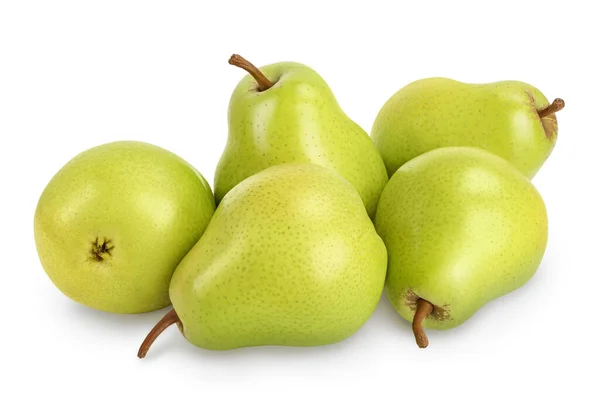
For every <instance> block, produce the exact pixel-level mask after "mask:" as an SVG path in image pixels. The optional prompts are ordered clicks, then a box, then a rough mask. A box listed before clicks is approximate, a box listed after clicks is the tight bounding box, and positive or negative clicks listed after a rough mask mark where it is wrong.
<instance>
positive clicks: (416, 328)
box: [412, 299, 433, 349]
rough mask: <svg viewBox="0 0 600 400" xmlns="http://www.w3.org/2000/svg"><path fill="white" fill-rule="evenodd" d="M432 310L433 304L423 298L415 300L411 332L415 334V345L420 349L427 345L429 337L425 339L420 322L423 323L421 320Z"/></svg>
mask: <svg viewBox="0 0 600 400" xmlns="http://www.w3.org/2000/svg"><path fill="white" fill-rule="evenodd" d="M432 312H433V304H431V303H430V302H428V301H427V300H425V299H419V300H417V311H416V312H415V316H414V317H413V322H412V329H413V333H414V334H415V340H416V341H417V345H418V346H419V347H420V348H422V349H424V348H425V347H427V346H428V345H429V339H427V335H426V334H425V331H424V330H423V326H422V325H421V324H422V323H423V320H424V319H425V318H426V317H427V316H428V315H429V314H431V313H432Z"/></svg>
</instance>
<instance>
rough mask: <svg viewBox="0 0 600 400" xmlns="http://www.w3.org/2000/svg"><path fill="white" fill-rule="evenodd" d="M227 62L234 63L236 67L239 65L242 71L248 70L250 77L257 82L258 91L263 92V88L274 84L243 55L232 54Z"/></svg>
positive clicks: (265, 88)
mask: <svg viewBox="0 0 600 400" xmlns="http://www.w3.org/2000/svg"><path fill="white" fill-rule="evenodd" d="M229 64H231V65H235V66H236V67H239V68H241V69H243V70H244V71H246V72H248V73H249V74H250V75H252V77H253V78H254V80H255V81H256V83H258V91H259V92H264V91H265V90H267V89H269V88H270V87H271V86H273V85H274V83H273V82H271V81H270V80H269V78H267V77H266V76H265V75H264V74H263V73H262V72H261V71H260V69H258V68H256V67H255V66H254V64H252V63H251V62H250V61H248V60H246V59H245V58H244V57H242V56H240V55H239V54H233V55H232V56H231V57H230V58H229Z"/></svg>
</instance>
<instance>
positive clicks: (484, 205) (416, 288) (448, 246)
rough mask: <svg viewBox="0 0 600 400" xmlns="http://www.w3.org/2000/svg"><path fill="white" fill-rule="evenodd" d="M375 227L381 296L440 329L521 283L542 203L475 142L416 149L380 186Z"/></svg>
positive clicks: (539, 234)
mask: <svg viewBox="0 0 600 400" xmlns="http://www.w3.org/2000/svg"><path fill="white" fill-rule="evenodd" d="M375 226H376V228H377V232H378V233H379V235H380V236H381V238H382V239H383V241H384V242H385V245H386V247H387V250H388V257H389V264H388V275H387V279H386V289H385V291H386V294H387V297H388V298H389V300H390V302H391V304H392V305H393V306H394V308H395V309H396V311H397V312H398V313H399V314H400V315H401V316H402V317H404V318H405V319H407V320H409V321H413V330H414V333H415V337H416V339H417V344H418V345H419V346H420V347H426V346H427V343H428V341H427V337H426V335H425V333H424V331H423V327H425V328H432V329H449V328H453V327H455V326H458V325H460V324H462V323H463V322H465V321H466V320H467V319H468V318H470V317H471V316H472V315H473V314H474V313H475V312H476V311H477V310H478V309H480V308H481V307H482V306H483V305H484V304H486V303H487V302H489V301H491V300H492V299H495V298H497V297H499V296H502V295H504V294H506V293H508V292H510V291H512V290H515V289H517V288H519V287H520V286H522V285H523V284H525V282H527V281H528V280H529V279H530V278H531V277H532V276H533V275H534V273H535V271H536V270H537V268H538V266H539V264H540V262H541V260H542V256H543V254H544V251H545V248H546V241H547V238H548V220H547V216H546V208H545V206H544V202H543V200H542V198H541V197H540V194H539V193H538V192H537V190H536V189H535V187H534V186H533V185H532V184H531V182H530V181H529V179H527V177H525V175H523V174H522V173H520V172H519V171H518V170H517V169H516V168H515V167H514V166H512V165H511V164H510V163H509V162H507V161H506V160H504V159H502V158H501V157H498V156H496V155H494V154H492V153H489V152H487V151H485V150H481V149H478V148H468V147H449V148H442V149H436V150H432V151H430V152H427V153H425V154H422V155H420V156H418V157H416V158H414V159H413V160H411V161H409V162H408V163H406V164H404V165H403V166H402V167H400V168H399V169H398V171H396V173H395V174H394V175H393V177H392V178H391V179H390V182H389V183H388V185H387V186H386V187H385V189H384V190H383V193H382V195H381V199H380V201H379V206H378V208H377V217H376V220H375Z"/></svg>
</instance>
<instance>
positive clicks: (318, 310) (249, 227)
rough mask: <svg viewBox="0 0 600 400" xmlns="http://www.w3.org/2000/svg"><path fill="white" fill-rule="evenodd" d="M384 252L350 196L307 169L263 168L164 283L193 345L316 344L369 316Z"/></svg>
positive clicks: (232, 195) (330, 175)
mask: <svg viewBox="0 0 600 400" xmlns="http://www.w3.org/2000/svg"><path fill="white" fill-rule="evenodd" d="M386 264H387V253H386V250H385V246H384V245H383V242H382V240H381V238H380V237H379V236H377V233H376V232H375V228H374V226H373V224H372V222H371V220H370V219H369V216H368V215H367V213H366V211H365V209H364V206H363V204H362V201H361V199H360V196H359V195H358V193H357V192H356V190H355V189H354V188H353V187H352V186H351V185H350V184H349V183H348V182H347V181H346V180H344V179H343V178H341V177H340V176H339V175H338V174H337V173H335V172H334V171H331V170H329V169H326V168H323V167H319V166H316V165H311V164H284V165H278V166H273V167H270V168H268V169H266V170H264V171H262V172H260V173H258V174H256V175H254V176H252V177H250V178H248V179H246V180H245V181H243V182H242V183H240V184H239V185H238V186H236V187H235V188H234V189H233V190H232V191H230V192H229V193H228V194H227V195H226V196H225V197H224V199H223V201H222V202H221V203H220V204H219V207H218V208H217V211H216V212H215V215H214V217H213V219H212V220H211V222H210V224H209V226H208V228H207V230H206V233H205V234H204V235H203V236H202V238H201V239H200V241H199V242H198V243H197V244H196V245H195V246H194V248H193V249H192V250H191V251H190V253H189V254H188V255H187V256H186V257H185V258H184V259H183V261H182V262H181V264H180V265H179V267H177V270H176V271H175V274H174V275H173V279H172V281H171V289H170V295H171V300H172V301H173V306H174V308H175V310H176V312H177V314H178V316H179V318H180V319H181V321H182V325H183V330H182V331H183V334H184V335H185V337H186V338H187V340H189V341H190V342H191V343H193V344H194V345H196V346H199V347H202V348H205V349H212V350H227V349H234V348H238V347H247V346H260V345H286V346H317V345H325V344H330V343H335V342H338V341H340V340H343V339H345V338H347V337H349V336H350V335H352V334H353V333H354V332H355V331H357V330H358V329H359V328H360V327H361V326H362V325H363V324H364V323H365V321H366V320H367V319H368V318H369V316H370V315H371V314H372V313H373V311H374V310H375V307H376V306H377V303H378V301H379V299H380V297H381V293H382V291H383V284H384V280H385V273H386Z"/></svg>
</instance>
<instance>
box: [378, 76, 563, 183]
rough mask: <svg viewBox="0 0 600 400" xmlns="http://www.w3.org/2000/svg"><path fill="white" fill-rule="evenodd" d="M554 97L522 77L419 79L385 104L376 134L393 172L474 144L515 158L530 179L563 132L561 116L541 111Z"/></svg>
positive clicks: (513, 161) (514, 160) (386, 163)
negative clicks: (434, 153) (446, 149)
mask: <svg viewBox="0 0 600 400" xmlns="http://www.w3.org/2000/svg"><path fill="white" fill-rule="evenodd" d="M548 104H549V103H548V99H546V97H544V95H543V94H542V93H541V92H540V91H539V90H537V89H536V88H535V87H533V86H531V85H528V84H526V83H523V82H518V81H502V82H495V83H490V84H466V83H462V82H458V81H454V80H451V79H445V78H428V79H422V80H418V81H415V82H413V83H411V84H409V85H407V86H405V87H403V88H402V89H400V90H399V91H398V92H396V94H394V95H393V96H392V97H391V98H390V99H389V100H388V101H387V102H386V103H385V105H384V106H383V108H382V109H381V111H379V114H378V115H377V118H376V119H375V122H374V124H373V128H372V130H371V137H372V138H373V141H374V142H375V145H376V146H377V149H378V150H379V152H380V153H381V156H382V157H383V161H384V162H385V166H386V168H387V171H388V174H389V176H392V175H393V174H394V172H396V170H397V169H398V168H399V167H400V166H401V165H403V164H404V163H406V162H408V161H410V160H411V159H413V158H414V157H416V156H418V155H419V154H423V153H426V152H427V151H429V150H433V149H437V148H440V147H452V146H472V147H479V148H482V149H485V150H488V151H490V152H492V153H494V154H496V155H498V156H500V157H502V158H504V159H505V160H508V161H510V162H511V163H512V164H513V165H514V166H515V167H517V169H519V170H520V171H521V172H522V173H524V174H525V175H527V176H528V177H529V178H533V176H534V175H535V174H536V173H537V171H538V170H539V169H540V167H541V166H542V164H543V163H544V161H546V159H547V158H548V156H549V155H550V153H551V152H552V149H553V148H554V144H555V142H556V137H557V133H558V125H557V121H556V115H554V114H552V115H549V116H547V117H544V118H542V119H540V118H539V115H538V113H537V110H538V109H542V108H544V107H546V106H547V105H548Z"/></svg>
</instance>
